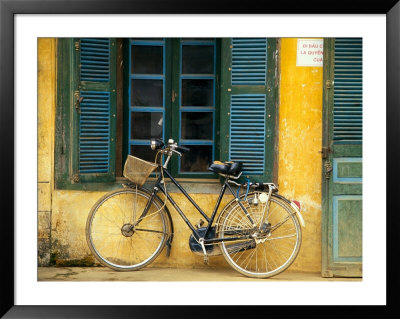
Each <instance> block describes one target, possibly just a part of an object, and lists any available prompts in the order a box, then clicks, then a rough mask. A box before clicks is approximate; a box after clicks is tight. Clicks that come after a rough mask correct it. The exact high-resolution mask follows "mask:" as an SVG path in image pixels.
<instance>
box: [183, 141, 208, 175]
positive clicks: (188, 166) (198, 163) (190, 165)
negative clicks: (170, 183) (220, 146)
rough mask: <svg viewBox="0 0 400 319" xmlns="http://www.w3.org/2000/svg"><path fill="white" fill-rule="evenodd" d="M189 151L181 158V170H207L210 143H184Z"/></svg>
mask: <svg viewBox="0 0 400 319" xmlns="http://www.w3.org/2000/svg"><path fill="white" fill-rule="evenodd" d="M186 146H187V147H189V148H190V152H187V153H185V154H184V155H183V156H182V158H181V172H208V170H207V168H208V165H209V164H210V163H211V162H212V146H211V145H186Z"/></svg>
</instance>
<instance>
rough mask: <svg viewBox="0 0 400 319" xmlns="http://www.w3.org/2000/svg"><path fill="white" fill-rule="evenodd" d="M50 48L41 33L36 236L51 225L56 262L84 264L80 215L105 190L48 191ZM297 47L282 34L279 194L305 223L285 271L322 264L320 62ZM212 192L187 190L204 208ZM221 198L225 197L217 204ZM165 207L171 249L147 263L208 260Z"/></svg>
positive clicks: (216, 260) (217, 262)
mask: <svg viewBox="0 0 400 319" xmlns="http://www.w3.org/2000/svg"><path fill="white" fill-rule="evenodd" d="M55 48H56V41H55V40H54V39H39V73H38V81H39V96H38V101H39V114H38V117H39V127H38V132H39V133H38V145H39V146H38V147H39V183H38V188H39V192H38V193H39V209H38V210H39V213H38V214H39V215H38V216H39V241H40V240H41V239H43V240H42V242H47V243H48V241H49V240H48V238H49V236H50V224H51V239H52V253H53V257H55V258H56V259H57V262H58V263H59V264H61V265H62V264H64V265H68V264H74V262H76V263H81V264H82V263H84V262H87V263H88V264H90V263H91V262H92V259H91V258H90V254H89V249H88V248H87V244H86V239H85V231H84V230H85V223H86V217H87V215H88V213H89V211H90V208H91V206H92V205H93V204H94V203H95V201H96V200H97V199H98V198H99V197H100V196H101V195H103V194H104V193H103V192H87V191H86V192H82V191H65V190H53V177H54V174H53V168H54V165H53V163H54V161H53V156H54V147H53V145H54V128H55V123H54V121H55V111H54V110H55V92H56V86H55V83H56V71H55V70H56V69H55V67H56V63H55V61H56V50H55ZM296 48H297V39H282V40H281V50H280V59H281V79H280V110H279V160H278V161H279V171H278V174H279V178H278V184H279V189H280V193H281V194H282V195H284V196H287V197H288V198H291V199H297V200H299V201H301V202H302V210H303V217H304V219H305V222H306V228H305V229H303V231H304V232H303V243H302V248H301V251H300V255H299V257H298V258H297V260H296V261H295V263H294V264H293V265H292V266H291V268H290V269H289V270H288V271H305V272H315V271H320V269H321V157H320V156H321V154H320V153H319V151H320V150H321V141H322V136H321V134H322V128H321V124H322V120H321V119H322V67H296ZM173 197H174V199H175V200H176V201H177V202H178V203H179V204H180V205H181V203H182V208H183V210H184V212H185V213H186V214H188V217H189V219H190V220H191V221H192V222H193V223H196V222H197V221H198V219H199V217H200V216H199V215H198V213H197V212H196V211H195V209H194V208H193V207H192V206H191V205H190V204H187V205H186V204H185V202H184V201H183V199H184V198H183V195H181V194H173ZM217 197H218V195H216V194H213V195H210V194H193V198H194V199H195V200H196V201H197V202H198V203H199V206H200V207H201V208H203V209H204V210H205V211H208V212H210V211H212V208H213V206H214V203H215V201H216V199H217ZM226 202H227V199H225V201H224V202H223V203H222V204H224V203H226ZM169 208H170V212H171V215H172V218H173V223H174V228H175V237H174V241H173V245H172V250H171V256H170V258H168V259H167V258H166V257H165V252H163V253H162V255H161V256H159V257H158V258H157V260H156V261H155V262H154V264H153V266H163V267H189V268H192V267H194V268H196V267H207V266H204V265H203V259H202V257H201V256H197V255H194V254H192V253H191V251H190V249H189V247H188V238H189V236H190V231H189V230H188V228H187V227H186V225H185V223H184V222H183V220H182V219H181V218H180V216H179V215H178V214H177V213H176V212H175V210H174V209H173V208H172V207H170V206H169ZM50 220H51V223H50ZM46 240H47V241H46ZM39 250H40V247H39ZM49 258H50V256H46V259H43V260H44V261H45V260H49ZM53 261H54V260H53ZM208 267H228V265H227V263H226V262H225V261H224V259H223V257H212V258H210V266H208Z"/></svg>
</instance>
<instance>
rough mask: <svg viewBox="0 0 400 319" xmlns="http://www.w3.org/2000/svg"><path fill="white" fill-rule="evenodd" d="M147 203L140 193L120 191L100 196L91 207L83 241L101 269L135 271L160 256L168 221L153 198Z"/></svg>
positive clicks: (158, 203) (128, 190)
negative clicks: (101, 266) (84, 240)
mask: <svg viewBox="0 0 400 319" xmlns="http://www.w3.org/2000/svg"><path fill="white" fill-rule="evenodd" d="M150 199H151V195H150V194H149V193H148V192H147V191H145V190H143V189H134V188H132V189H130V188H124V189H120V190H116V191H113V192H110V193H108V194H106V195H104V196H103V197H102V198H100V199H99V200H98V201H97V203H96V204H95V205H94V206H93V208H92V210H91V211H90V213H89V216H88V218H87V222H86V240H87V243H88V246H89V248H90V250H91V252H92V253H93V255H94V256H95V257H96V258H97V259H98V260H99V261H100V262H101V263H102V264H103V265H105V266H107V267H109V268H112V269H114V270H123V271H124V270H125V271H128V270H138V269H140V268H143V267H144V266H146V265H148V264H149V263H151V262H152V261H153V260H154V259H155V258H156V257H157V256H158V255H159V254H160V253H161V251H162V249H163V248H164V246H165V243H166V240H167V238H168V236H169V233H170V225H169V220H168V218H167V215H166V212H165V210H164V208H162V203H161V201H160V200H159V199H158V198H157V197H155V198H154V199H153V201H152V202H151V203H149V201H150ZM147 208H148V210H147ZM161 208H162V209H161ZM145 209H146V210H147V213H146V214H145V215H143V211H145Z"/></svg>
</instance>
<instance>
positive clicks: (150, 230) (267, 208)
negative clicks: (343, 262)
mask: <svg viewBox="0 0 400 319" xmlns="http://www.w3.org/2000/svg"><path fill="white" fill-rule="evenodd" d="M151 148H152V149H153V150H157V151H158V152H157V155H156V160H155V163H150V162H147V161H144V160H141V159H138V158H136V157H133V156H131V155H129V156H128V159H127V161H126V163H125V167H124V176H126V177H128V179H129V180H131V181H133V182H134V183H128V184H123V188H122V189H118V190H115V191H112V192H110V193H107V194H106V195H104V196H103V197H102V198H100V199H99V200H98V201H97V202H96V203H95V205H94V206H93V208H92V209H91V211H90V213H89V216H88V218H87V222H86V239H87V243H88V245H89V248H90V250H91V252H92V253H93V255H94V256H95V257H96V258H97V260H98V261H99V262H100V263H101V264H103V265H105V266H107V267H109V268H111V269H114V270H120V271H129V270H138V269H141V268H143V267H145V266H147V265H148V264H150V263H151V262H152V261H154V259H155V258H157V256H158V255H159V254H160V253H161V252H162V251H163V249H164V247H165V246H166V247H167V253H166V254H167V256H169V254H170V250H171V243H172V239H173V234H174V230H173V223H172V218H171V215H170V212H169V210H168V208H167V206H166V202H167V200H168V201H169V202H170V203H171V205H172V206H173V207H174V208H175V209H176V211H177V212H178V214H179V215H180V216H181V217H182V218H183V220H184V221H185V223H186V224H187V226H188V227H189V228H190V229H191V231H192V234H191V236H190V239H189V247H190V249H191V250H192V251H193V252H194V253H196V254H200V255H203V257H204V262H205V263H206V264H207V263H208V258H209V256H215V255H220V254H222V255H223V256H224V257H225V259H226V261H227V262H228V264H229V265H231V266H232V267H233V268H234V269H235V270H236V271H238V272H239V273H241V274H243V275H245V276H249V277H256V278H268V277H272V276H275V275H277V274H279V273H281V272H283V271H284V270H286V269H287V268H288V267H289V266H290V265H291V264H292V263H293V261H294V260H295V259H296V257H297V255H298V253H299V250H300V246H301V239H302V232H301V226H300V224H301V225H302V226H303V227H304V226H305V224H304V220H303V217H302V215H301V213H300V204H299V203H298V202H297V201H291V200H288V199H286V198H285V197H283V196H281V195H279V194H278V193H277V192H278V189H277V187H276V185H275V184H274V183H255V182H250V181H249V180H247V181H246V182H245V183H238V182H236V181H237V180H238V179H239V178H240V177H241V175H242V163H239V162H224V163H222V162H219V161H215V162H214V163H212V164H211V165H210V166H209V168H208V169H209V170H210V171H213V172H215V173H217V174H219V175H220V176H222V177H223V178H224V183H223V184H222V186H221V191H220V194H219V197H218V199H217V202H216V203H215V207H214V209H213V212H212V214H211V216H210V217H209V216H208V215H207V214H206V213H205V212H204V211H203V210H202V209H201V208H200V207H199V206H198V205H197V204H196V202H195V201H194V200H193V199H192V198H191V197H190V196H189V194H188V193H187V192H186V191H185V190H184V189H183V188H182V186H181V185H180V184H179V182H178V181H176V180H175V179H174V177H172V176H171V174H170V173H169V171H168V169H167V165H168V163H169V161H170V159H171V157H172V156H173V155H174V154H176V155H179V156H182V155H183V154H184V153H185V152H188V151H189V149H188V148H186V147H183V146H178V145H177V143H175V142H174V141H173V140H169V141H168V143H167V145H165V144H164V142H163V141H162V140H160V139H152V140H151ZM160 154H164V155H166V156H167V158H166V160H165V162H164V164H162V156H160V163H157V156H158V155H160ZM129 161H133V162H132V163H133V165H130V166H129V165H128V164H129ZM138 166H139V168H138ZM157 168H158V169H159V170H160V174H159V175H158V177H157V179H156V182H155V184H154V187H153V189H152V191H151V192H150V191H148V190H146V189H144V188H143V187H142V186H143V184H144V182H145V181H146V179H147V178H148V176H150V174H151V172H153V171H154V170H155V169H157ZM165 176H166V177H168V178H169V179H170V181H172V183H173V184H175V185H176V187H177V188H178V189H179V190H180V191H181V192H182V193H183V194H184V195H185V197H186V198H187V199H188V200H189V201H190V202H191V203H192V205H193V206H194V207H195V208H196V210H197V211H198V212H199V213H200V215H201V216H202V217H203V218H205V220H206V221H207V225H206V226H205V227H202V226H203V224H204V221H203V220H202V219H200V221H199V223H198V224H196V225H195V226H194V225H193V224H192V223H191V222H190V221H189V220H188V218H187V217H186V216H185V214H184V213H183V212H182V210H181V209H180V208H179V206H178V204H177V203H176V202H175V201H174V200H173V199H172V198H171V196H170V194H169V193H168V191H167V188H166V184H165ZM231 185H234V186H237V187H238V189H237V191H236V192H235V191H234V190H233V189H232V187H231ZM242 187H244V189H246V193H245V194H244V193H242V194H241V195H240V194H239V192H240V190H241V189H242ZM226 189H228V190H229V191H230V192H231V193H232V195H233V196H234V199H233V200H231V201H230V202H229V203H228V204H227V205H226V206H225V207H224V208H223V209H222V211H221V213H220V214H219V216H218V218H217V220H216V222H215V224H213V223H214V220H215V217H216V213H217V211H218V208H219V206H220V203H221V200H222V197H223V196H224V194H225V191H226ZM250 190H251V191H250ZM158 194H163V196H164V200H162V199H161V198H160V196H159V195H158Z"/></svg>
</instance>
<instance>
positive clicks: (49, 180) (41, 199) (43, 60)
mask: <svg viewBox="0 0 400 319" xmlns="http://www.w3.org/2000/svg"><path fill="white" fill-rule="evenodd" d="M38 56H39V59H38V83H39V85H38V262H39V264H47V263H48V262H49V260H50V254H49V249H50V224H51V223H50V220H51V193H52V190H53V169H54V165H53V153H54V118H55V97H56V40H55V39H44V38H41V39H38Z"/></svg>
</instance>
